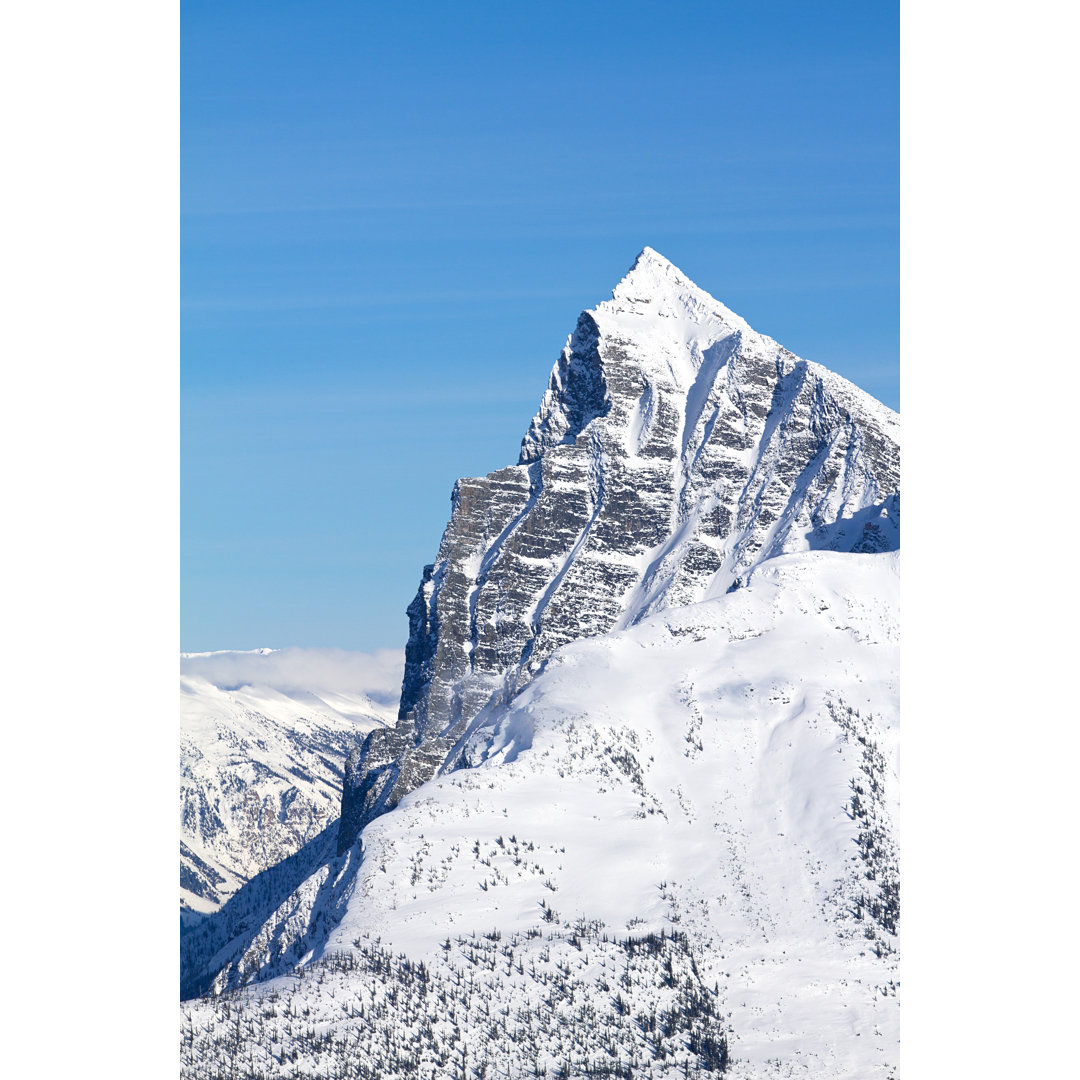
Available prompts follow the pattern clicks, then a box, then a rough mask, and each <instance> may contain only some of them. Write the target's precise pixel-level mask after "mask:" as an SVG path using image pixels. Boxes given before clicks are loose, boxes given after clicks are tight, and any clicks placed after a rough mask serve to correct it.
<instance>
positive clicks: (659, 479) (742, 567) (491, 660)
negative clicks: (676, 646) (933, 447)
mask: <svg viewBox="0 0 1080 1080" xmlns="http://www.w3.org/2000/svg"><path fill="white" fill-rule="evenodd" d="M898 547H899V424H898V418H897V416H896V414H895V413H894V412H893V411H892V410H890V409H888V408H886V407H885V406H884V405H882V404H881V403H880V402H878V401H876V400H875V399H874V398H872V397H870V396H869V395H868V394H866V393H865V392H863V391H861V390H859V389H858V388H857V387H855V386H853V385H852V384H851V383H849V382H847V380H845V379H843V378H841V377H840V376H838V375H835V374H834V373H832V372H830V371H828V370H827V369H825V368H823V367H821V366H819V365H817V364H814V363H810V362H808V361H806V360H802V359H800V358H799V357H797V356H795V355H794V354H793V353H791V352H789V351H788V350H787V349H785V348H783V347H782V346H780V345H778V344H777V343H776V342H775V341H773V340H772V339H771V338H768V337H766V336H764V335H762V334H759V333H757V332H756V331H754V330H753V329H751V327H750V326H748V325H747V323H746V322H745V321H744V320H743V319H741V318H740V317H739V316H738V315H736V314H734V313H733V312H732V311H730V310H729V309H728V308H727V307H725V306H724V305H723V304H722V303H720V302H719V301H717V300H715V299H714V298H713V297H711V296H710V295H709V294H708V293H706V292H705V291H704V290H702V289H700V288H699V287H698V286H696V285H695V284H694V283H693V282H691V281H690V280H689V279H688V278H687V277H686V276H685V275H684V274H683V273H682V272H681V271H680V270H678V269H677V268H676V267H675V266H673V265H672V264H671V263H670V262H668V261H667V260H666V259H665V258H663V256H661V255H659V254H658V253H657V252H655V251H653V250H652V249H651V248H645V250H644V251H643V252H642V253H641V255H639V256H638V259H637V261H636V262H635V263H634V266H633V267H632V269H631V270H630V272H629V273H628V274H627V275H626V276H625V277H624V278H623V279H622V281H621V282H620V283H619V284H618V286H617V287H616V288H615V290H614V292H613V294H612V298H611V300H609V301H606V302H604V303H602V304H599V305H598V306H597V307H596V308H595V309H593V310H591V311H586V312H584V313H582V315H581V316H580V317H579V319H578V322H577V326H576V328H575V330H574V332H573V334H571V336H570V338H569V339H568V341H567V343H566V346H565V347H564V348H563V350H562V353H561V354H560V356H559V358H558V360H557V361H556V363H555V366H554V369H553V370H552V373H551V378H550V381H549V384H548V388H547V391H546V393H545V394H544V397H543V400H542V401H541V404H540V409H539V411H538V412H537V414H536V416H535V417H534V418H533V420H532V423H531V424H530V426H529V429H528V431H527V432H526V434H525V438H524V439H523V441H522V445H521V453H520V457H519V459H518V463H517V464H516V465H513V466H511V467H509V468H505V469H500V470H498V471H496V472H493V473H491V474H489V475H488V476H486V477H483V478H479V479H463V480H459V481H458V483H457V484H456V485H455V488H454V492H453V496H452V513H451V517H450V522H449V524H448V525H447V528H446V531H445V533H444V535H443V538H442V543H441V545H440V548H439V552H438V557H437V558H436V560H435V562H434V563H433V564H432V565H431V566H428V567H425V569H424V575H423V580H422V581H421V584H420V588H419V590H418V592H417V594H416V597H415V599H414V600H413V602H412V604H411V605H410V607H409V609H408V614H409V620H410V637H409V642H408V645H407V648H406V665H405V678H404V683H403V687H402V697H401V704H400V710H399V715H398V722H397V724H396V726H394V727H393V728H383V729H377V730H374V731H372V732H370V733H369V734H368V735H367V737H366V738H365V739H364V742H363V744H362V745H361V746H360V747H359V748H357V749H355V750H354V751H353V752H352V753H351V754H350V756H349V759H348V762H347V765H346V775H345V783H344V791H343V798H342V816H341V823H340V828H339V837H338V850H339V852H341V853H343V852H344V851H346V850H347V849H348V848H349V847H350V846H351V845H352V844H353V843H354V842H355V840H356V838H357V836H358V835H359V833H360V831H361V829H362V828H363V827H364V825H365V824H366V823H367V822H369V821H371V820H372V819H373V818H375V817H377V816H378V815H380V814H382V813H384V812H385V811H387V810H389V809H391V808H392V807H394V806H395V805H396V804H397V803H398V801H399V800H400V799H401V798H402V797H403V796H404V795H405V794H406V793H408V792H409V791H411V790H413V789H414V788H416V787H418V786H419V785H420V784H422V783H424V782H425V781H426V780H428V779H430V778H431V777H432V776H434V775H436V774H438V773H440V772H445V771H448V770H451V769H454V768H456V767H461V766H464V765H469V764H472V763H474V762H475V760H478V759H479V758H481V757H482V756H483V754H484V746H485V742H486V737H484V736H483V732H484V731H486V727H485V721H486V720H487V719H488V718H490V717H491V716H492V715H493V714H494V711H495V710H496V708H497V707H498V706H499V705H502V704H504V703H505V702H507V701H509V700H510V699H512V698H513V697H514V696H515V695H516V694H518V693H519V692H520V691H521V690H522V689H523V688H524V687H525V686H526V685H527V684H528V683H529V682H530V681H531V680H532V679H533V678H534V677H535V676H536V674H537V673H538V672H539V671H541V670H542V669H543V666H544V664H545V662H546V660H547V658H548V657H549V656H550V655H551V654H552V652H554V650H556V649H557V648H559V647H560V646H561V645H565V644H566V643H568V642H570V641H572V640H574V639H577V638H584V637H591V636H594V635H597V634H603V633H606V632H608V631H611V630H619V629H624V628H626V627H629V626H632V625H635V624H636V623H638V622H639V621H640V620H641V619H643V618H645V617H646V616H648V615H650V614H652V613H654V612H657V611H660V610H662V609H666V608H673V607H681V606H684V605H687V604H691V603H694V602H697V601H700V600H704V599H708V598H710V597H715V596H718V595H721V594H723V593H726V592H730V591H732V590H734V589H738V588H739V587H741V586H742V585H744V584H745V583H746V582H747V581H748V579H749V578H750V576H751V575H752V574H753V573H754V570H755V568H756V567H757V566H759V565H760V564H761V563H762V562H764V561H765V560H766V559H769V558H772V557H773V556H775V555H779V554H784V553H790V552H798V551H806V550H814V549H828V550H833V551H843V552H860V551H861V552H881V551H889V550H896V549H897V548H898Z"/></svg>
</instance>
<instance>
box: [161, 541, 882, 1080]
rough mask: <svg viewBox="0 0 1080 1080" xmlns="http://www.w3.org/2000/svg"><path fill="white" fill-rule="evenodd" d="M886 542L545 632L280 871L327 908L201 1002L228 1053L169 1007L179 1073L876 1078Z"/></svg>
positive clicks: (199, 1019) (194, 1019)
mask: <svg viewBox="0 0 1080 1080" xmlns="http://www.w3.org/2000/svg"><path fill="white" fill-rule="evenodd" d="M897 560H898V556H897V555H896V554H892V553H885V554H877V555H873V554H847V553H833V552H805V553H800V554H791V555H783V556H779V557H776V558H773V559H771V560H768V561H767V562H764V563H762V564H761V565H760V566H759V567H757V569H756V570H755V571H754V572H753V573H751V574H750V575H749V579H748V581H747V583H746V584H745V585H744V586H743V587H742V588H740V589H737V590H735V591H734V592H731V593H727V594H724V595H722V596H720V597H717V598H712V599H708V600H705V601H702V602H699V603H696V604H690V605H687V606H684V607H681V608H677V609H676V608H673V609H669V610H666V611H662V612H659V613H656V614H654V615H652V616H650V617H647V618H645V619H643V620H642V621H640V622H639V623H638V624H637V625H636V626H633V627H631V628H627V629H625V630H622V631H618V632H614V633H611V634H608V635H605V636H601V637H595V638H592V639H588V640H582V641H578V642H575V643H572V644H570V645H567V646H565V647H563V648H562V649H560V650H558V651H557V652H556V653H555V654H554V655H553V656H552V658H551V660H550V662H549V663H548V665H547V666H546V668H545V670H544V672H543V673H542V674H540V675H539V676H538V677H537V678H536V679H535V680H534V681H533V682H532V683H531V684H530V686H529V687H528V688H527V689H525V690H524V691H523V692H522V693H521V694H520V695H519V696H518V697H517V698H516V699H515V700H514V701H513V703H512V704H510V705H509V706H507V707H506V708H505V709H504V710H503V711H502V713H501V715H500V716H499V717H498V718H497V720H496V722H495V725H494V728H493V729H488V730H487V731H486V732H485V731H484V730H483V729H480V728H478V729H477V731H476V732H474V733H473V734H472V735H470V736H467V738H468V739H469V740H470V741H471V742H472V743H473V746H472V753H473V755H474V756H475V758H476V759H477V761H476V764H475V765H474V767H472V768H469V769H464V770H459V771H456V772H453V773H450V774H447V775H444V776H442V777H439V778H437V779H435V780H432V781H430V782H429V783H427V784H425V785H424V786H422V787H421V788H419V789H418V790H416V791H414V792H412V793H411V794H409V795H407V796H406V797H405V798H404V799H403V800H402V801H401V802H400V804H399V805H398V806H397V808H396V809H394V810H392V811H390V812H389V813H387V814H385V815H383V816H381V817H379V818H377V819H376V820H374V821H373V822H371V823H370V824H369V825H368V826H367V827H366V829H365V830H364V833H363V837H362V848H361V845H360V844H358V845H357V846H356V847H354V848H353V849H351V850H350V851H349V852H348V853H346V855H345V856H343V857H342V858H340V859H338V860H336V861H334V862H333V863H331V864H329V865H328V866H327V867H325V868H324V871H322V872H320V875H319V878H318V880H315V881H312V882H309V883H308V884H306V885H305V886H304V887H303V888H302V889H301V890H299V892H298V895H297V896H296V897H294V898H293V900H292V901H291V903H292V905H293V912H294V913H295V911H296V910H297V909H298V908H299V907H301V906H303V905H304V904H310V905H311V907H310V913H309V921H316V920H318V919H319V917H320V914H319V913H320V910H322V909H323V908H325V910H326V911H328V912H329V911H330V909H335V910H334V911H333V917H334V918H340V923H339V924H338V926H337V928H336V929H335V930H334V931H333V932H332V933H331V934H330V935H329V937H328V939H324V940H325V945H324V946H319V947H316V948H315V949H314V950H313V951H312V955H310V956H308V957H307V958H306V959H307V961H308V965H309V970H308V973H307V975H306V976H305V977H303V978H300V979H299V980H298V979H297V977H296V976H292V975H290V976H285V977H280V978H277V979H274V980H272V981H270V982H267V983H264V984H262V985H261V986H259V987H258V988H252V989H248V990H246V991H244V992H243V995H242V996H241V997H240V998H235V997H233V998H230V999H228V1000H229V1002H230V1004H229V1008H230V1010H231V1012H230V1017H231V1019H230V1020H229V1021H228V1023H229V1024H235V1030H236V1031H237V1032H238V1033H239V1034H238V1035H237V1041H236V1047H235V1049H233V1046H232V1042H231V1039H230V1037H226V1036H224V1035H221V1036H213V1033H212V1031H210V1030H209V1027H210V1026H211V1025H213V1024H215V1023H221V1024H222V1025H223V1030H224V1025H225V1022H224V1020H223V1013H222V1009H223V1007H224V1006H223V1001H224V1000H225V999H222V1000H220V1001H218V1002H212V1001H203V1002H189V1003H187V1004H186V1005H185V1020H184V1028H183V1030H184V1035H183V1037H182V1041H183V1053H184V1057H185V1075H188V1076H191V1077H201V1076H211V1075H215V1071H214V1070H216V1069H217V1070H224V1069H225V1068H226V1067H227V1066H228V1064H229V1060H230V1057H231V1056H235V1055H240V1056H241V1058H242V1060H244V1061H245V1062H247V1061H249V1060H250V1062H251V1063H252V1064H251V1066H250V1067H251V1069H253V1070H255V1071H253V1072H252V1075H273V1076H281V1077H287V1076H315V1075H320V1076H326V1075H333V1073H332V1071H331V1069H332V1067H333V1066H334V1063H335V1062H336V1061H338V1060H339V1059H340V1060H343V1061H344V1060H346V1059H347V1060H349V1061H350V1062H352V1063H354V1064H355V1063H356V1062H358V1061H363V1062H365V1063H366V1064H365V1067H366V1068H369V1069H370V1070H372V1071H370V1072H369V1073H364V1072H360V1073H358V1075H371V1076H374V1075H376V1071H375V1070H376V1067H377V1066H378V1067H380V1068H385V1069H386V1070H388V1071H385V1072H383V1074H382V1075H384V1076H398V1075H416V1076H424V1077H427V1076H431V1077H435V1076H444V1075H457V1073H453V1072H451V1071H450V1068H451V1065H450V1064H449V1063H451V1062H456V1061H457V1060H458V1057H456V1056H455V1055H460V1054H462V1053H463V1054H464V1056H465V1057H466V1058H467V1060H468V1061H469V1062H471V1063H473V1064H474V1065H475V1066H476V1067H477V1068H479V1067H480V1066H482V1065H485V1064H486V1066H487V1068H488V1069H489V1072H488V1073H487V1075H494V1076H499V1077H504V1076H505V1077H519V1076H522V1077H523V1076H533V1075H536V1074H537V1073H536V1071H535V1070H536V1069H537V1068H541V1069H544V1068H546V1069H548V1070H549V1075H553V1074H555V1070H556V1069H557V1068H559V1067H560V1063H562V1062H569V1063H570V1073H569V1074H570V1075H585V1073H584V1067H585V1064H586V1063H589V1064H590V1067H592V1066H599V1065H600V1064H603V1065H604V1067H607V1068H609V1069H612V1070H619V1069H622V1070H625V1071H623V1072H619V1071H612V1072H609V1073H608V1075H633V1076H638V1075H654V1076H657V1077H661V1076H672V1077H674V1076H683V1075H684V1068H685V1067H687V1066H688V1065H689V1067H691V1068H692V1067H695V1066H696V1067H698V1068H702V1069H704V1070H705V1071H709V1070H710V1069H712V1070H713V1071H720V1070H719V1066H718V1064H717V1063H718V1062H719V1061H720V1060H721V1059H722V1058H726V1061H727V1071H728V1073H729V1075H732V1076H736V1077H741V1078H742V1077H745V1078H747V1080H750V1078H758V1077H781V1076H804V1075H810V1076H814V1077H837V1078H839V1077H846V1078H852V1080H854V1078H857V1077H858V1078H863V1077H877V1076H881V1077H884V1076H888V1075H891V1074H892V1072H893V1069H894V1067H895V1063H896V1044H897V1037H898V1016H897V999H896V978H897V971H896V954H895V949H896V941H897V939H896V934H895V931H896V916H897V908H896V863H895V843H894V822H895V812H896V791H895V781H896V720H897V687H896V679H897V593H898V587H897ZM361 852H362V854H361ZM484 935H489V936H488V937H486V938H485V937H484ZM661 935H663V936H662V937H661ZM395 957H396V958H397V959H394V958H395ZM267 959H268V957H267V956H263V957H261V958H257V957H255V956H251V957H249V964H250V967H249V971H250V970H256V969H258V968H259V966H260V963H265V962H266V960H267ZM421 964H422V965H423V971H424V972H425V975H424V978H423V979H422V980H421V981H420V982H417V979H418V976H417V975H416V971H417V970H419V969H418V968H416V967H415V965H421ZM410 965H412V967H410ZM489 965H493V966H489ZM267 970H269V969H267ZM374 972H378V976H377V977H375V975H374V974H373V973H374ZM232 976H233V977H232V979H231V981H234V982H237V981H241V979H242V975H238V973H237V972H236V971H235V970H234V971H233V973H232ZM226 981H230V979H229V978H228V977H226V979H223V980H222V984H224V982H226ZM605 987H606V989H605ZM424 988H426V989H424ZM398 994H400V998H398V997H397V995H398ZM428 994H430V995H431V996H430V998H429V997H428V996H427V995H428ZM388 995H390V997H388ZM440 995H441V999H440ZM380 1002H381V1004H380ZM393 1002H396V1003H393ZM286 1003H287V1007H286ZM451 1009H452V1010H453V1017H454V1019H453V1020H452V1021H451V1020H450V1019H448V1016H449V1011H450V1010H451ZM304 1010H306V1012H304ZM275 1012H276V1013H277V1015H276V1016H274V1015H271V1014H272V1013H275ZM300 1015H303V1016H304V1017H305V1019H304V1021H303V1025H302V1026H303V1028H304V1029H305V1030H307V1029H310V1032H311V1036H310V1039H309V1040H308V1039H304V1040H300V1041H296V1040H295V1038H294V1039H293V1040H290V1039H289V1038H288V1031H287V1026H292V1025H293V1024H294V1023H295V1020H290V1019H289V1017H297V1016H300ZM215 1017H216V1018H217V1019H216V1020H215ZM493 1022H494V1023H493ZM249 1023H250V1024H251V1027H250V1029H249V1028H248V1027H247V1026H246V1025H248V1024H249ZM650 1024H652V1027H650ZM298 1026H301V1025H298ZM229 1030H232V1029H231V1028H230V1029H229ZM248 1031H250V1036H245V1035H244V1033H245V1032H248ZM272 1031H276V1032H278V1038H279V1039H283V1040H284V1041H277V1042H275V1041H274V1037H273V1036H272V1035H271V1034H270V1033H271V1032H272ZM196 1032H198V1034H196ZM256 1032H257V1033H258V1035H257V1036H256V1034H255V1033H256ZM294 1034H295V1032H294ZM721 1046H723V1047H724V1048H725V1053H724V1054H723V1055H721V1054H720V1051H719V1049H718V1048H719V1047H721ZM282 1047H285V1048H287V1051H288V1054H290V1055H291V1054H293V1053H295V1054H296V1057H295V1059H290V1060H286V1059H285V1057H283V1056H282ZM395 1055H396V1058H395ZM410 1055H411V1056H410ZM395 1060H396V1061H397V1064H396V1065H395ZM440 1060H441V1061H442V1064H439V1062H440ZM710 1062H711V1065H710ZM646 1068H649V1069H651V1073H649V1072H646V1071H645V1070H646ZM395 1069H396V1070H397V1071H395ZM257 1070H263V1071H262V1073H260V1072H258V1071H257ZM476 1075H482V1073H477V1074H476Z"/></svg>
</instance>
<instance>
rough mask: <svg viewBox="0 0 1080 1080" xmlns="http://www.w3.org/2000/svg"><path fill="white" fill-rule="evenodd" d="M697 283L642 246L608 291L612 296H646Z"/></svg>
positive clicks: (677, 290) (669, 262)
mask: <svg viewBox="0 0 1080 1080" xmlns="http://www.w3.org/2000/svg"><path fill="white" fill-rule="evenodd" d="M687 288H691V289H697V286H696V285H695V284H694V283H693V282H692V281H691V280H690V279H689V278H688V277H687V276H686V275H685V274H684V273H683V272H682V271H681V270H680V269H679V268H678V267H677V266H676V265H675V264H674V263H673V262H671V261H670V260H669V259H665V258H664V256H663V255H661V254H660V252H659V251H656V250H655V249H654V248H651V247H645V248H642V250H641V254H639V255H638V257H637V258H636V259H635V260H634V265H633V266H631V267H630V269H629V270H628V271H627V272H626V274H625V276H624V277H623V279H622V280H621V281H620V282H619V284H618V285H616V286H615V288H614V290H613V291H612V293H611V298H612V300H630V301H633V300H648V299H651V298H653V297H655V296H656V295H658V294H662V293H672V292H682V291H684V290H685V289H687Z"/></svg>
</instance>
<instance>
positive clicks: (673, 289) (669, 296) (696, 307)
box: [596, 247, 751, 332]
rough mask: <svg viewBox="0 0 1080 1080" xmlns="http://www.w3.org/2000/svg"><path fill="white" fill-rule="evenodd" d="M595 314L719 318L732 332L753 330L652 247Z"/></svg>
mask: <svg viewBox="0 0 1080 1080" xmlns="http://www.w3.org/2000/svg"><path fill="white" fill-rule="evenodd" d="M596 313H597V314H601V315H605V316H616V317H618V316H619V314H620V313H627V314H633V315H636V316H641V315H663V316H665V317H667V318H671V317H674V318H675V319H676V320H677V321H679V322H685V323H686V324H687V325H696V324H701V323H702V322H707V321H709V320H718V321H719V323H720V324H722V325H723V326H725V327H727V328H728V331H729V332H730V331H731V330H742V331H749V330H750V329H751V328H750V326H749V325H748V324H747V323H746V321H745V320H744V319H742V318H740V317H739V316H738V315H736V314H735V312H734V311H732V310H731V309H730V308H729V307H727V306H726V305H725V304H722V303H721V302H720V301H719V300H717V299H716V297H714V296H712V295H710V294H709V293H707V292H706V291H705V290H704V289H703V288H701V286H700V285H696V284H695V283H694V282H693V281H691V280H690V279H689V278H688V277H687V276H686V275H685V274H684V273H683V272H682V271H681V270H680V269H679V268H678V267H677V266H676V265H675V264H674V263H673V262H671V260H670V259H666V258H665V257H664V256H663V255H661V254H660V252H658V251H657V250H656V249H655V248H651V247H645V248H643V249H642V251H641V254H640V255H638V257H637V258H636V259H635V260H634V265H633V266H632V267H630V269H629V271H627V273H626V275H625V276H624V277H623V279H622V280H621V281H620V282H619V284H618V285H616V286H615V288H614V290H613V291H612V293H611V299H610V300H606V301H604V303H602V304H600V305H599V306H598V307H597V309H596ZM635 321H636V320H635Z"/></svg>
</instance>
